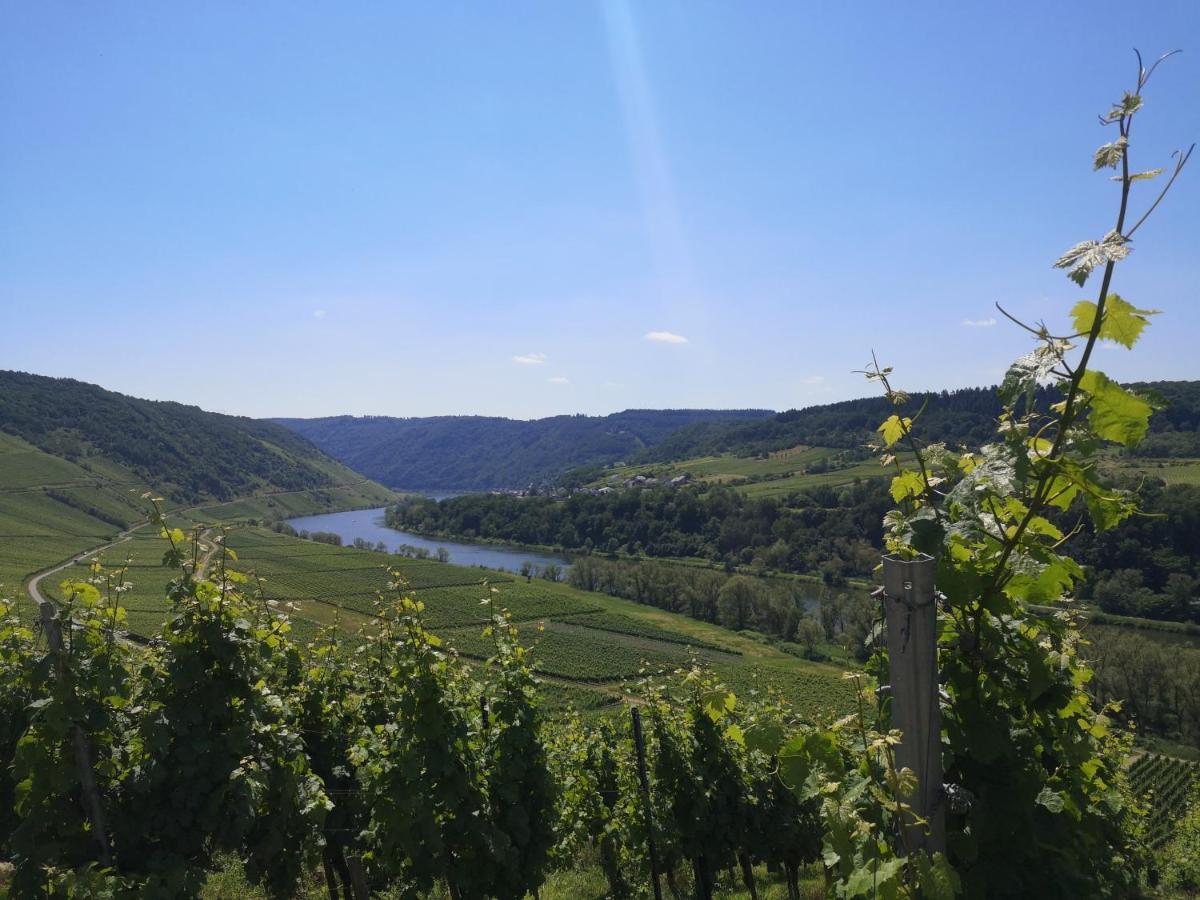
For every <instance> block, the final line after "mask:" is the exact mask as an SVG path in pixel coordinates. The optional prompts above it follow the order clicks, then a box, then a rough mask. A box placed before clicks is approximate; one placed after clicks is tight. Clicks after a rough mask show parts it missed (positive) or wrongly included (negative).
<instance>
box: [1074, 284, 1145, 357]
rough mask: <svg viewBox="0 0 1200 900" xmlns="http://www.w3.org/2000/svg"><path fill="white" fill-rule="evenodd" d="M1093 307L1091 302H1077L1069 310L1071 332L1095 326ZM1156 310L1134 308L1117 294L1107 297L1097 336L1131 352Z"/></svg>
mask: <svg viewBox="0 0 1200 900" xmlns="http://www.w3.org/2000/svg"><path fill="white" fill-rule="evenodd" d="M1096 309H1097V307H1096V304H1095V303H1093V302H1092V301H1091V300H1080V301H1079V302H1078V303H1076V304H1075V306H1074V308H1073V309H1072V310H1071V319H1072V321H1073V322H1074V323H1075V330H1076V331H1077V332H1079V333H1080V334H1087V333H1090V332H1091V330H1092V328H1093V327H1094V326H1095V324H1096ZM1158 312H1159V310H1157V309H1138V308H1137V307H1136V306H1134V305H1133V304H1132V303H1129V302H1128V301H1126V300H1124V299H1122V298H1121V296H1120V295H1118V294H1109V295H1108V299H1107V300H1105V302H1104V321H1103V322H1102V323H1101V324H1100V337H1101V339H1103V340H1106V341H1116V342H1117V343H1118V344H1120V345H1121V346H1123V347H1127V348H1129V349H1133V345H1134V344H1136V343H1137V340H1138V338H1139V337H1140V336H1141V334H1142V329H1144V328H1145V327H1146V326H1147V325H1149V324H1150V320H1149V319H1148V318H1147V317H1148V316H1154V315H1158Z"/></svg>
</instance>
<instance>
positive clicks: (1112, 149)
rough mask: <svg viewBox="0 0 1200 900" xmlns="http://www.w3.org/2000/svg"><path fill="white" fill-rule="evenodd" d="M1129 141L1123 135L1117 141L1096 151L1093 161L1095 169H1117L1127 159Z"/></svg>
mask: <svg viewBox="0 0 1200 900" xmlns="http://www.w3.org/2000/svg"><path fill="white" fill-rule="evenodd" d="M1128 143H1129V142H1128V140H1127V139H1126V138H1125V137H1124V136H1123V135H1122V136H1121V137H1119V138H1117V139H1116V140H1115V141H1112V142H1110V143H1107V144H1104V145H1103V146H1101V147H1099V148H1098V149H1097V150H1096V156H1095V158H1094V159H1093V160H1092V168H1093V169H1115V168H1116V167H1117V164H1118V163H1120V162H1121V160H1122V159H1124V158H1125V147H1126V145H1127V144H1128Z"/></svg>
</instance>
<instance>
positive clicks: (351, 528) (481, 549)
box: [288, 507, 571, 572]
mask: <svg viewBox="0 0 1200 900" xmlns="http://www.w3.org/2000/svg"><path fill="white" fill-rule="evenodd" d="M385 512H386V509H385V508H384V507H380V508H378V509H356V510H352V511H350V512H339V513H323V514H321V515H319V516H301V517H300V518H298V519H288V524H289V525H291V526H292V527H293V528H295V529H296V530H297V531H300V530H301V529H304V530H305V531H332V532H333V533H334V534H338V535H341V537H342V543H343V544H353V543H354V539H355V538H362V539H363V540H365V541H370V542H371V543H372V544H375V543H378V542H379V541H383V544H384V546H385V547H387V548H388V550H395V549H396V548H397V547H399V546H400V545H401V544H409V545H410V546H413V547H426V548H428V550H429V552H430V553H431V554H436V553H437V548H438V547H445V548H446V550H447V552H449V554H450V562H452V563H456V564H457V565H460V566H487V567H488V568H489V569H504V570H505V571H508V572H516V571H519V570H520V568H521V563H523V562H531V563H533V564H534V565H535V566H539V567H541V566H545V565H549V564H551V563H553V564H554V565H556V566H562V567H563V568H568V567H570V565H571V561H570V560H569V559H567V558H566V557H565V556H556V555H554V554H551V553H539V552H538V551H536V550H522V549H520V548H519V547H505V546H502V545H499V544H473V543H470V542H468V541H450V540H442V539H439V538H427V537H422V536H421V535H419V534H413V533H412V532H411V531H400V530H398V529H396V528H388V527H387V526H386V525H384V524H383V517H384V513H385Z"/></svg>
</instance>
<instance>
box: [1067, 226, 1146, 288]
mask: <svg viewBox="0 0 1200 900" xmlns="http://www.w3.org/2000/svg"><path fill="white" fill-rule="evenodd" d="M1128 255H1129V241H1128V239H1126V238H1125V236H1124V235H1121V234H1118V233H1117V232H1115V231H1110V232H1109V233H1108V234H1106V235H1105V236H1104V238H1103V239H1102V240H1099V241H1082V242H1081V243H1078V244H1076V245H1075V246H1074V247H1072V248H1071V249H1070V250H1068V251H1067V252H1066V253H1064V254H1063V255H1062V256H1060V257H1059V258H1058V260H1057V261H1056V262H1055V263H1054V268H1056V269H1067V270H1069V271H1068V272H1067V277H1068V278H1070V279H1071V280H1072V281H1074V282H1075V283H1076V284H1077V285H1079V286H1080V287H1083V284H1084V282H1086V281H1087V279H1088V276H1089V275H1091V274H1092V270H1093V269H1096V268H1098V267H1099V266H1103V265H1105V264H1107V263H1110V262H1118V261H1120V260H1122V259H1124V258H1125V257H1126V256H1128Z"/></svg>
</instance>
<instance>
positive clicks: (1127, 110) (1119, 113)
mask: <svg viewBox="0 0 1200 900" xmlns="http://www.w3.org/2000/svg"><path fill="white" fill-rule="evenodd" d="M1141 108H1142V98H1141V95H1140V94H1135V93H1133V91H1126V92H1125V96H1124V97H1122V98H1121V101H1120V102H1119V103H1117V104H1115V105H1114V106H1113V108H1112V109H1110V110H1109V111H1108V114H1107V115H1106V116H1105V117H1104V121H1105V122H1109V123H1112V122H1119V121H1120V120H1121V119H1123V118H1125V117H1126V116H1132V115H1133V114H1134V113H1135V112H1137V111H1138V110H1139V109H1141Z"/></svg>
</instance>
